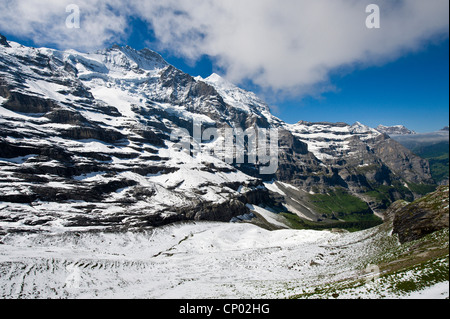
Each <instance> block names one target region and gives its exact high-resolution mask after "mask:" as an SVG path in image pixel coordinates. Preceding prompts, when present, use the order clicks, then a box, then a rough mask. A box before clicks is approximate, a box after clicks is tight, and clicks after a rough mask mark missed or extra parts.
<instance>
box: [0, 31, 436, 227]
mask: <svg viewBox="0 0 450 319" xmlns="http://www.w3.org/2000/svg"><path fill="white" fill-rule="evenodd" d="M194 122H197V123H200V124H201V131H200V133H204V132H205V130H206V129H209V128H216V129H217V130H225V129H227V128H228V129H232V128H233V129H242V130H243V131H245V130H248V129H252V128H254V127H258V128H264V129H276V130H277V132H278V141H277V144H276V145H277V146H278V161H277V164H278V165H277V169H276V171H275V172H274V173H273V174H261V171H260V170H259V168H261V167H263V166H264V165H266V164H264V163H259V162H256V163H247V162H246V163H244V164H241V163H237V162H236V161H234V162H227V161H225V160H224V156H226V155H227V154H228V155H229V154H234V155H236V154H235V153H236V150H235V149H231V150H230V149H226V148H222V149H221V150H219V151H217V152H215V153H214V154H212V153H211V152H210V151H211V149H213V148H214V147H215V146H217V145H219V144H220V143H222V142H223V138H222V137H220V136H219V137H218V138H217V139H216V140H215V141H209V140H208V138H206V139H204V140H203V139H202V140H200V141H198V140H192V139H190V140H189V141H188V144H189V145H190V147H188V150H186V149H182V148H181V149H180V147H179V146H180V140H179V139H174V138H173V137H174V132H178V131H180V130H181V131H183V130H184V131H188V132H189V133H190V134H191V135H194V133H195V127H194V126H193V125H194ZM175 135H176V134H175ZM243 143H244V144H248V142H246V140H244V142H243ZM247 147H248V145H247ZM189 148H192V150H189ZM194 150H197V151H194ZM248 155H249V154H247V153H245V157H247V156H248ZM0 167H1V170H0V212H1V213H0V214H1V215H0V227H1V228H3V229H19V230H24V229H25V230H28V229H36V228H39V229H47V228H52V227H60V226H61V227H84V226H89V227H94V226H96V227H141V226H149V225H150V226H151V225H153V226H159V225H163V224H166V223H170V222H174V221H180V220H188V219H196V220H201V219H208V220H220V221H226V220H228V219H231V218H232V217H234V216H237V215H242V214H245V213H247V212H248V209H247V208H246V205H245V204H248V203H251V204H261V205H263V204H267V205H271V204H273V203H272V202H273V201H272V200H271V198H273V196H269V191H268V190H267V189H266V188H265V187H264V184H263V182H264V181H269V180H272V179H275V180H278V181H280V182H285V183H288V184H291V185H294V186H295V187H297V188H298V189H300V190H301V191H302V192H306V193H308V192H312V191H313V189H314V191H315V192H321V193H326V192H327V190H329V189H333V188H335V187H342V188H345V189H346V190H348V191H349V192H350V193H351V194H354V195H355V196H359V197H361V198H364V199H365V200H366V199H367V200H368V201H369V202H370V201H372V202H373V203H371V205H372V207H374V208H376V207H379V206H380V205H379V204H380V203H378V202H377V201H375V200H373V199H371V197H367V196H366V194H367V193H368V192H371V191H374V190H376V189H377V188H378V187H380V186H386V187H391V186H392V185H397V184H399V185H402V184H404V183H407V182H413V183H417V184H420V183H430V182H432V181H431V178H430V175H429V168H428V166H427V162H426V161H423V160H421V159H420V158H418V157H417V156H415V155H413V154H412V153H410V152H409V151H407V150H405V149H403V148H401V147H399V144H397V143H396V142H395V141H393V140H391V139H389V138H388V137H387V136H385V135H382V134H380V133H379V132H377V131H375V130H373V129H370V128H367V127H365V126H363V125H362V124H359V123H356V124H355V125H352V126H350V125H347V124H344V123H337V124H336V123H335V124H333V123H305V122H300V123H298V124H297V125H288V124H286V123H284V122H283V121H281V120H280V119H277V118H276V117H274V116H273V115H272V114H271V113H270V111H269V107H268V106H267V105H266V104H265V103H264V102H263V101H261V100H260V99H259V98H257V97H256V95H254V94H253V93H251V92H247V91H244V90H242V89H240V88H238V87H236V86H234V85H233V84H231V83H229V82H227V81H225V80H224V79H222V78H220V77H219V76H217V75H212V76H211V77H209V78H207V79H201V78H193V77H191V76H189V75H188V74H185V73H183V72H182V71H180V70H178V69H176V68H174V67H173V66H171V65H169V64H168V63H167V62H166V61H164V59H163V58H162V57H161V56H160V55H159V54H157V53H155V52H153V51H151V50H147V49H145V50H141V51H136V50H134V49H132V48H129V47H118V46H115V47H112V48H110V49H106V50H102V51H99V52H96V53H90V54H83V53H78V52H75V51H65V52H62V51H57V50H51V49H45V48H41V49H36V48H28V47H24V46H21V45H20V44H17V43H13V42H8V41H7V40H6V39H4V37H2V38H1V46H0ZM396 183H397V184H396ZM392 187H394V189H395V186H392ZM406 193H407V194H406ZM405 194H406V195H405ZM391 195H392V196H391V198H389V200H394V199H399V198H402V196H403V197H404V196H409V197H414V192H412V191H409V190H403V192H402V193H399V192H395V191H393V192H391ZM365 196H366V197H365ZM289 200H291V201H292V202H293V201H294V200H297V201H298V199H295V198H294V199H292V198H290V199H289Z"/></svg>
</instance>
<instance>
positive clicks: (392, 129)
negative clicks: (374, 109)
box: [376, 124, 417, 135]
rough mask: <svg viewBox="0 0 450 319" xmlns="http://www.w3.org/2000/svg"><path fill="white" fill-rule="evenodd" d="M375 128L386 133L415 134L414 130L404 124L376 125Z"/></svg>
mask: <svg viewBox="0 0 450 319" xmlns="http://www.w3.org/2000/svg"><path fill="white" fill-rule="evenodd" d="M376 130H377V131H378V132H380V133H383V134H388V135H415V134H417V133H416V132H414V131H412V130H410V129H408V128H406V127H405V126H404V125H393V126H384V125H381V124H380V125H378V126H377V128H376Z"/></svg>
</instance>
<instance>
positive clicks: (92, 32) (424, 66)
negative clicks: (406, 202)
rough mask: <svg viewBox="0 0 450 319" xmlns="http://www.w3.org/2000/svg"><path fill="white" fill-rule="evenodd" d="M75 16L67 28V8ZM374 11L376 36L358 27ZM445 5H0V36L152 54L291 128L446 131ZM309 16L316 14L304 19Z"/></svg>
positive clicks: (403, 0)
mask: <svg viewBox="0 0 450 319" xmlns="http://www.w3.org/2000/svg"><path fill="white" fill-rule="evenodd" d="M72 3H75V4H77V5H78V6H79V8H80V12H81V28H80V29H68V28H67V26H66V25H65V20H66V17H67V15H68V13H67V12H66V6H67V4H72ZM369 3H377V4H379V6H380V11H381V28H380V29H371V30H369V29H368V28H366V25H365V19H366V17H367V13H366V10H365V8H366V5H367V4H369ZM448 7H449V2H448V0H429V1H423V0H396V1H395V2H393V1H386V0H360V1H353V0H330V1H328V0H321V1H307V0H283V5H282V6H280V4H279V2H278V1H276V0H228V1H203V0H184V1H179V0H130V1H127V2H122V1H119V0H114V1H105V0H76V1H73V0H58V1H49V2H38V1H35V0H21V1H6V2H3V1H2V2H0V12H2V17H1V18H0V32H1V33H2V34H4V35H6V36H7V37H8V39H9V40H13V41H17V42H20V43H22V44H25V45H30V46H38V47H39V46H44V47H52V48H58V49H76V50H79V51H95V50H96V49H102V48H105V47H110V46H111V45H113V44H119V45H129V46H131V47H134V48H136V49H142V48H144V47H148V48H150V49H153V50H155V51H157V52H159V53H160V54H161V55H162V56H163V57H164V58H165V59H166V60H167V61H168V62H169V63H171V64H173V65H174V66H176V67H178V68H179V69H181V70H183V71H184V72H186V73H189V74H191V75H193V76H197V75H200V76H202V77H207V76H209V75H210V74H211V73H212V72H216V73H218V74H220V75H222V76H224V77H225V78H227V79H228V80H230V81H231V82H233V83H235V84H237V85H239V86H241V87H243V88H244V89H247V90H251V91H254V92H255V93H257V94H258V95H259V96H260V97H262V98H263V99H264V100H266V102H267V103H268V104H269V105H270V106H271V108H272V111H273V113H274V114H275V115H276V116H278V117H280V118H281V119H283V120H284V121H286V122H288V123H295V122H298V121H300V120H305V121H310V122H318V121H329V122H346V123H349V124H353V123H354V122H356V121H359V122H361V123H363V124H366V125H369V126H372V127H375V126H377V125H379V124H383V125H396V124H403V125H405V126H407V127H408V128H410V129H413V130H415V131H417V132H431V131H436V130H439V129H441V128H442V127H444V126H447V125H448V116H449V89H448V86H449V41H448V38H449V31H448V27H449V16H448V11H449V10H448ZM312 13H314V14H312Z"/></svg>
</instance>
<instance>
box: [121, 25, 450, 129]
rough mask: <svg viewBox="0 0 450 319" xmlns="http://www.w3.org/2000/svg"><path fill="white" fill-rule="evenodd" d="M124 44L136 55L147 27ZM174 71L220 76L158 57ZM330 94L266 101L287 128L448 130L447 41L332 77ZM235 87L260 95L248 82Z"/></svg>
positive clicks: (205, 66)
mask: <svg viewBox="0 0 450 319" xmlns="http://www.w3.org/2000/svg"><path fill="white" fill-rule="evenodd" d="M132 25H133V27H132V30H133V32H132V33H131V34H130V37H129V38H128V41H127V44H128V45H130V46H132V47H134V48H137V49H140V48H143V47H145V46H146V44H148V43H151V42H153V41H156V39H155V36H154V34H153V32H152V30H151V29H148V25H147V24H145V23H144V22H142V21H140V20H134V21H133V23H132ZM160 53H162V54H163V56H164V58H165V59H166V60H167V61H168V62H169V63H171V64H172V65H174V66H176V67H177V68H179V69H181V70H183V71H184V72H186V73H189V74H190V75H192V76H197V75H200V76H202V77H207V76H209V75H210V74H211V73H212V72H217V73H219V74H220V73H221V70H220V68H218V67H217V66H216V65H215V63H214V59H213V58H210V57H208V56H207V55H202V56H200V57H199V59H198V60H196V61H195V62H194V63H192V62H191V61H188V60H186V59H183V58H180V57H176V56H174V55H173V54H171V52H170V51H168V50H163V51H162V52H160ZM330 78H331V79H330V82H331V83H332V85H333V86H334V88H333V90H332V91H331V92H327V93H322V94H319V95H317V94H314V95H311V96H301V97H295V98H285V97H280V98H277V97H274V98H270V97H266V96H265V94H264V92H261V93H260V94H261V96H262V98H263V99H264V98H265V99H266V100H267V102H268V103H269V105H270V106H271V107H272V112H273V113H274V114H275V115H276V116H277V117H279V118H281V119H282V120H284V121H285V122H287V123H296V122H298V121H300V120H304V121H310V122H320V121H327V122H345V123H349V124H353V123H355V122H356V121H359V122H361V123H363V124H366V125H369V126H371V127H376V126H378V125H379V124H383V125H386V126H390V125H399V124H401V125H405V126H406V127H408V128H410V129H412V130H415V131H416V132H423V133H424V132H433V131H436V130H440V129H441V128H443V127H444V126H448V125H449V120H448V117H449V40H448V38H447V39H439V40H435V41H432V42H430V43H427V44H423V46H422V47H420V48H419V49H417V50H416V51H414V52H407V53H405V54H403V55H402V56H400V57H398V58H397V59H395V60H394V61H391V62H387V63H385V64H382V65H378V66H372V67H368V68H364V67H361V68H359V69H358V68H355V69H354V70H347V71H339V70H338V71H334V72H333V74H331V76H330ZM240 86H241V87H242V88H244V89H248V90H250V91H257V92H258V91H261V90H259V88H258V87H257V86H255V85H254V84H253V83H252V82H249V81H246V82H244V83H241V84H240Z"/></svg>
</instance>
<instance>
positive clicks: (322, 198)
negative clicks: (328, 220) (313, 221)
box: [309, 188, 370, 219]
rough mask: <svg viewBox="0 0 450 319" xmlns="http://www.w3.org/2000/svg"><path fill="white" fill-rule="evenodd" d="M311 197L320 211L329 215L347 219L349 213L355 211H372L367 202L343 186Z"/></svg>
mask: <svg viewBox="0 0 450 319" xmlns="http://www.w3.org/2000/svg"><path fill="white" fill-rule="evenodd" d="M309 199H310V202H311V204H313V205H314V206H315V207H316V209H317V211H318V212H319V213H321V214H325V215H327V216H329V217H333V216H336V217H338V218H340V219H345V218H346V216H347V215H352V214H354V213H367V212H370V208H369V206H368V205H367V203H365V202H364V201H362V200H361V199H359V198H358V197H355V196H353V195H351V194H349V193H348V192H347V191H346V190H344V189H343V188H336V189H334V190H331V191H329V192H328V193H327V194H315V195H309Z"/></svg>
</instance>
